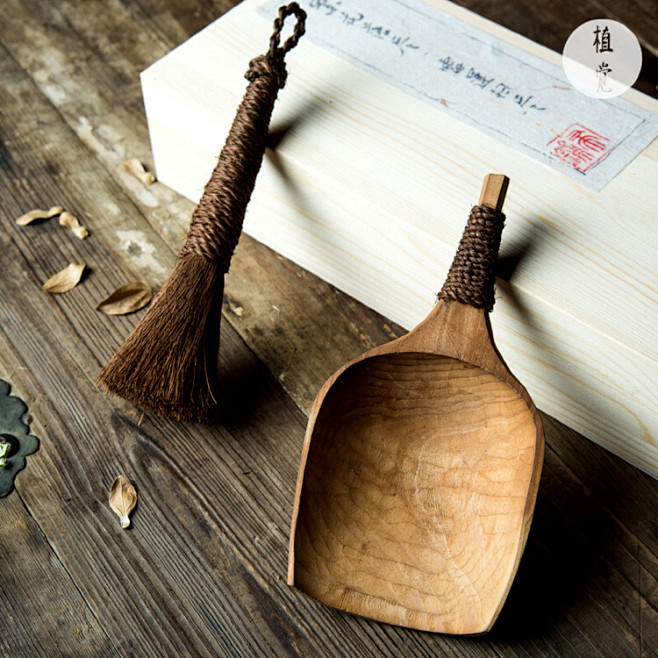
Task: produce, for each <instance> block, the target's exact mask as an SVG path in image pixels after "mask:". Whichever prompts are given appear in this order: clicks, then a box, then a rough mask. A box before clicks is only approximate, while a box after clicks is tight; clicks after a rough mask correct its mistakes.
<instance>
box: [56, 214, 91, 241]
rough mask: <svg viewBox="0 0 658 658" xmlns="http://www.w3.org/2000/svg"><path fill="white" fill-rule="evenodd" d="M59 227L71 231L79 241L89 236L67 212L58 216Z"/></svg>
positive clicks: (74, 217) (76, 219) (73, 216)
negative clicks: (64, 227)
mask: <svg viewBox="0 0 658 658" xmlns="http://www.w3.org/2000/svg"><path fill="white" fill-rule="evenodd" d="M59 225H60V226H66V228H70V229H71V231H73V233H74V234H75V235H76V236H77V237H78V238H80V239H81V240H84V239H85V238H86V237H87V236H88V235H89V231H88V230H87V229H86V228H85V227H84V226H82V225H81V224H80V222H79V221H78V218H77V217H76V216H75V215H73V214H72V213H70V212H69V211H68V210H65V211H64V212H63V213H62V214H61V215H60V216H59Z"/></svg>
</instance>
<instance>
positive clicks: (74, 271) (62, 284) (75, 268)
mask: <svg viewBox="0 0 658 658" xmlns="http://www.w3.org/2000/svg"><path fill="white" fill-rule="evenodd" d="M85 267H86V265H85V264H84V263H71V264H70V265H69V266H68V267H65V268H64V269H63V270H62V271H61V272H57V274H53V275H52V276H51V277H50V279H48V281H46V282H45V283H44V284H43V286H42V288H43V289H44V290H45V291H46V292H50V293H60V292H68V291H69V290H72V289H73V288H75V287H76V286H77V285H78V283H79V282H80V279H81V277H82V272H83V271H84V269H85Z"/></svg>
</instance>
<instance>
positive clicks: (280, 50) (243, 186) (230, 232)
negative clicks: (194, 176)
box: [181, 3, 306, 272]
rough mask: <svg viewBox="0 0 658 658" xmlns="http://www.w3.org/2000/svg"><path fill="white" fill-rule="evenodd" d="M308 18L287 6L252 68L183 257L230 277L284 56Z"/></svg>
mask: <svg viewBox="0 0 658 658" xmlns="http://www.w3.org/2000/svg"><path fill="white" fill-rule="evenodd" d="M293 14H294V15H295V16H296V17H297V23H296V25H295V27H294V31H293V34H292V36H290V37H289V38H288V39H286V41H285V43H284V44H283V46H279V41H280V37H281V30H282V28H283V23H284V21H285V19H286V17H287V16H289V15H293ZM305 19H306V14H305V13H304V11H303V10H302V9H301V8H300V7H299V6H298V5H297V4H296V3H292V4H289V5H288V6H286V7H281V9H280V10H279V17H278V18H277V19H276V20H275V22H274V32H273V34H272V37H271V39H270V48H269V51H268V52H267V54H266V55H260V56H259V57H256V58H255V59H253V60H251V62H250V63H249V70H248V71H247V73H246V74H245V77H246V78H247V80H249V86H248V87H247V90H246V92H245V94H244V98H243V99H242V103H241V104H240V107H239V108H238V111H237V114H236V116H235V119H234V120H233V125H232V126H231V130H230V132H229V135H228V137H227V139H226V143H225V144H224V148H223V149H222V152H221V153H220V155H219V160H218V162H217V165H216V166H215V170H214V171H213V173H212V176H211V178H210V180H209V181H208V183H207V185H206V188H205V191H204V193H203V196H202V197H201V200H200V201H199V205H198V206H197V208H196V210H195V211H194V214H193V215H192V224H191V226H190V230H189V233H188V235H187V241H186V243H185V246H184V247H183V249H182V251H181V256H184V255H185V254H188V253H194V254H197V255H199V256H203V257H204V258H207V259H208V260H210V261H213V262H215V263H216V264H217V265H218V266H219V267H221V268H222V271H223V272H228V269H229V264H230V261H231V256H232V255H233V251H234V250H235V247H236V246H237V243H238V239H239V238H240V233H241V231H242V221H243V219H244V214H245V211H246V208H247V204H248V203H249V198H250V197H251V193H252V191H253V189H254V184H255V182H256V175H257V174H258V171H259V169H260V165H261V163H262V160H263V154H264V153H265V144H266V141H267V130H268V127H269V123H270V117H271V115H272V109H273V107H274V101H275V100H276V96H277V93H278V91H279V89H281V88H283V86H284V85H285V82H286V75H287V74H286V67H285V63H284V57H285V55H286V53H287V52H288V51H289V50H291V49H292V48H294V47H295V46H296V45H297V42H298V41H299V38H300V37H301V36H302V34H303V33H304V29H305Z"/></svg>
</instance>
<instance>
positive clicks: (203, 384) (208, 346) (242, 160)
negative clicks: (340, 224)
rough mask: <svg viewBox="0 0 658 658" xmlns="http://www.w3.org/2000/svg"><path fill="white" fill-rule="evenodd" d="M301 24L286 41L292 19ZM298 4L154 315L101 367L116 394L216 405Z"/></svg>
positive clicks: (254, 82) (246, 102) (188, 408)
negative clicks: (238, 254)
mask: <svg viewBox="0 0 658 658" xmlns="http://www.w3.org/2000/svg"><path fill="white" fill-rule="evenodd" d="M290 15H294V16H296V18H297V22H296V24H295V27H294V31H293V34H292V36H290V37H289V38H288V39H287V40H286V41H285V42H284V43H283V45H282V46H280V45H279V42H280V37H281V30H282V29H283V24H284V21H285V19H286V18H287V17H288V16H290ZM305 19H306V14H305V12H304V11H303V10H302V9H301V8H300V7H299V5H298V4H297V3H295V2H293V3H290V4H289V5H287V6H285V7H281V8H280V9H279V16H278V18H277V19H276V20H275V21H274V32H273V34H272V37H271V39H270V48H269V50H268V52H267V54H265V55H261V56H259V57H256V58H255V59H253V60H252V61H251V62H250V64H249V70H248V71H247V73H246V74H245V77H246V78H247V80H249V84H248V86H247V89H246V91H245V94H244V98H243V99H242V102H241V104H240V106H239V108H238V111H237V113H236V116H235V119H234V120H233V124H232V126H231V129H230V131H229V134H228V137H227V139H226V143H225V144H224V147H223V148H222V151H221V153H220V155H219V160H218V162H217V165H216V166H215V169H214V171H213V173H212V176H211V178H210V180H209V181H208V183H207V185H206V187H205V190H204V192H203V196H202V197H201V200H200V201H199V204H198V206H197V207H196V209H195V210H194V213H193V215H192V222H191V225H190V228H189V232H188V234H187V239H186V241H185V244H184V246H183V248H182V250H181V252H180V254H179V259H178V263H177V264H176V266H175V267H174V269H173V270H172V272H171V274H170V275H169V277H168V278H167V280H166V281H165V282H164V284H163V286H162V288H161V290H160V292H159V293H158V295H157V296H156V298H155V300H154V301H153V303H152V305H151V307H150V309H149V310H148V312H147V313H146V315H145V316H144V317H143V318H142V319H141V321H140V322H139V323H138V325H137V326H136V327H135V329H134V330H133V331H132V333H131V334H130V335H129V336H128V338H127V339H126V341H125V342H124V343H123V345H122V346H121V347H120V348H119V350H118V351H117V353H116V354H115V355H114V357H113V358H112V359H111V360H110V361H109V363H108V364H107V365H106V366H105V367H104V368H103V370H102V371H101V373H100V377H99V382H100V385H101V387H102V388H104V389H106V390H107V391H108V392H109V393H112V394H114V395H118V396H120V397H123V398H125V399H126V400H130V401H131V402H133V403H135V404H137V405H139V406H140V407H143V408H144V409H149V410H151V411H155V412H158V413H161V414H164V415H166V416H171V417H173V418H177V419H182V420H197V421H210V420H213V419H214V417H215V416H216V409H217V384H218V377H217V369H218V363H217V361H218V351H219V325H220V319H221V306H222V299H223V295H224V275H225V274H226V272H228V269H229V265H230V262H231V257H232V255H233V252H234V250H235V247H236V246H237V243H238V240H239V238H240V233H241V231H242V222H243V220H244V215H245V211H246V208H247V204H248V203H249V199H250V197H251V193H252V191H253V189H254V184H255V182H256V175H257V174H258V171H259V169H260V166H261V163H262V160H263V154H264V152H265V143H266V140H267V131H268V128H269V123H270V117H271V115H272V109H273V107H274V102H275V100H276V96H277V93H278V91H279V89H281V88H282V87H283V86H284V84H285V81H286V67H285V63H284V57H285V55H286V53H287V52H288V51H289V50H291V49H292V48H294V47H295V45H296V44H297V42H298V40H299V38H300V37H301V36H302V34H303V33H304V25H305Z"/></svg>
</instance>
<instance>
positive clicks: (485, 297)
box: [438, 206, 505, 311]
mask: <svg viewBox="0 0 658 658" xmlns="http://www.w3.org/2000/svg"><path fill="white" fill-rule="evenodd" d="M504 223H505V215H504V214H503V213H502V212H500V211H499V210H494V209H493V208H489V207H487V206H474V207H473V208H472V209H471V214H470V215H469V218H468V223H467V224H466V228H465V229H464V234H463V235H462V238H461V241H460V242H459V248H458V249H457V253H456V254H455V258H454V260H453V262H452V265H451V267H450V271H449V272H448V277H447V278H446V281H445V283H444V284H443V288H441V292H440V293H439V295H438V297H439V299H444V300H452V301H456V302H461V303H462V304H468V305H469V306H474V307H475V308H483V309H486V310H487V311H491V310H492V309H493V305H494V283H495V280H496V275H495V272H494V268H495V265H496V260H497V258H498V249H499V248H500V237H501V234H502V232H503V225H504Z"/></svg>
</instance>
